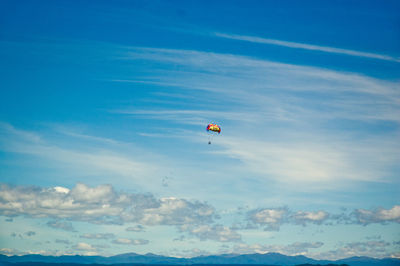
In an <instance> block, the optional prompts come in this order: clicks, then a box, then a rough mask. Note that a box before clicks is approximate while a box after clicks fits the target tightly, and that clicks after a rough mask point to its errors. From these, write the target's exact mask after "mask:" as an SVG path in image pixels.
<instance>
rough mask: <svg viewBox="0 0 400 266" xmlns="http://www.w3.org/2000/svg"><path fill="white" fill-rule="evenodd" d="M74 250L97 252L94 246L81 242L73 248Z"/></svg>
mask: <svg viewBox="0 0 400 266" xmlns="http://www.w3.org/2000/svg"><path fill="white" fill-rule="evenodd" d="M72 248H73V249H76V250H81V251H96V248H95V247H93V246H92V245H90V244H88V243H84V242H80V243H78V244H76V245H74V246H72Z"/></svg>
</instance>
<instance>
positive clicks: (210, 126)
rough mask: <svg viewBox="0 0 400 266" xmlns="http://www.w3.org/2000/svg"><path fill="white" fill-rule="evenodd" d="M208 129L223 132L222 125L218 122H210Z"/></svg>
mask: <svg viewBox="0 0 400 266" xmlns="http://www.w3.org/2000/svg"><path fill="white" fill-rule="evenodd" d="M207 131H213V132H218V134H219V133H221V127H220V126H218V125H217V124H208V125H207Z"/></svg>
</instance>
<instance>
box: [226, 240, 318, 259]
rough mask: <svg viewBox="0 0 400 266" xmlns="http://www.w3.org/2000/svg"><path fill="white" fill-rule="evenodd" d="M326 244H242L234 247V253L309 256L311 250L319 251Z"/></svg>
mask: <svg viewBox="0 0 400 266" xmlns="http://www.w3.org/2000/svg"><path fill="white" fill-rule="evenodd" d="M323 245H324V244H323V243H322V242H295V243H292V244H289V245H262V244H252V245H248V244H245V243H241V244H238V245H235V246H234V247H233V250H232V252H233V253H239V254H251V253H261V254H264V253H269V252H278V253H281V254H285V255H289V256H295V255H307V254H308V252H309V250H310V249H318V248H320V247H322V246H323Z"/></svg>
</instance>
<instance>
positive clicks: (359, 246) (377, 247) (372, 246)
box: [316, 240, 392, 259]
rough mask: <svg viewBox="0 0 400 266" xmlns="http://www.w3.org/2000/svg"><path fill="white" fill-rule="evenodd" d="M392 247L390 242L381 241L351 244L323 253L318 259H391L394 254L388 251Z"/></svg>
mask: <svg viewBox="0 0 400 266" xmlns="http://www.w3.org/2000/svg"><path fill="white" fill-rule="evenodd" d="M389 246H390V243H389V242H386V241H383V240H380V241H366V242H349V243H345V244H343V246H341V247H339V248H337V249H335V250H330V251H328V252H322V253H320V254H318V255H317V256H316V257H317V258H321V259H340V258H347V257H352V256H369V257H375V258H384V257H391V256H392V254H391V253H390V251H389V250H388V249H387V248H388V247H389Z"/></svg>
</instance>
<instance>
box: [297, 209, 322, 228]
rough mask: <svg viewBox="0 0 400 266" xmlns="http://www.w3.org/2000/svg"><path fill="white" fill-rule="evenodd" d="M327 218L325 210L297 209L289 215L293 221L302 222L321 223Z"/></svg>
mask: <svg viewBox="0 0 400 266" xmlns="http://www.w3.org/2000/svg"><path fill="white" fill-rule="evenodd" d="M328 218H329V214H328V213H327V212H325V211H316V212H307V211H298V212H296V213H294V214H293V215H292V217H291V219H293V220H294V221H295V223H299V224H303V225H305V224H306V223H308V222H309V223H315V224H321V223H322V222H324V221H326V220H327V219H328Z"/></svg>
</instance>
